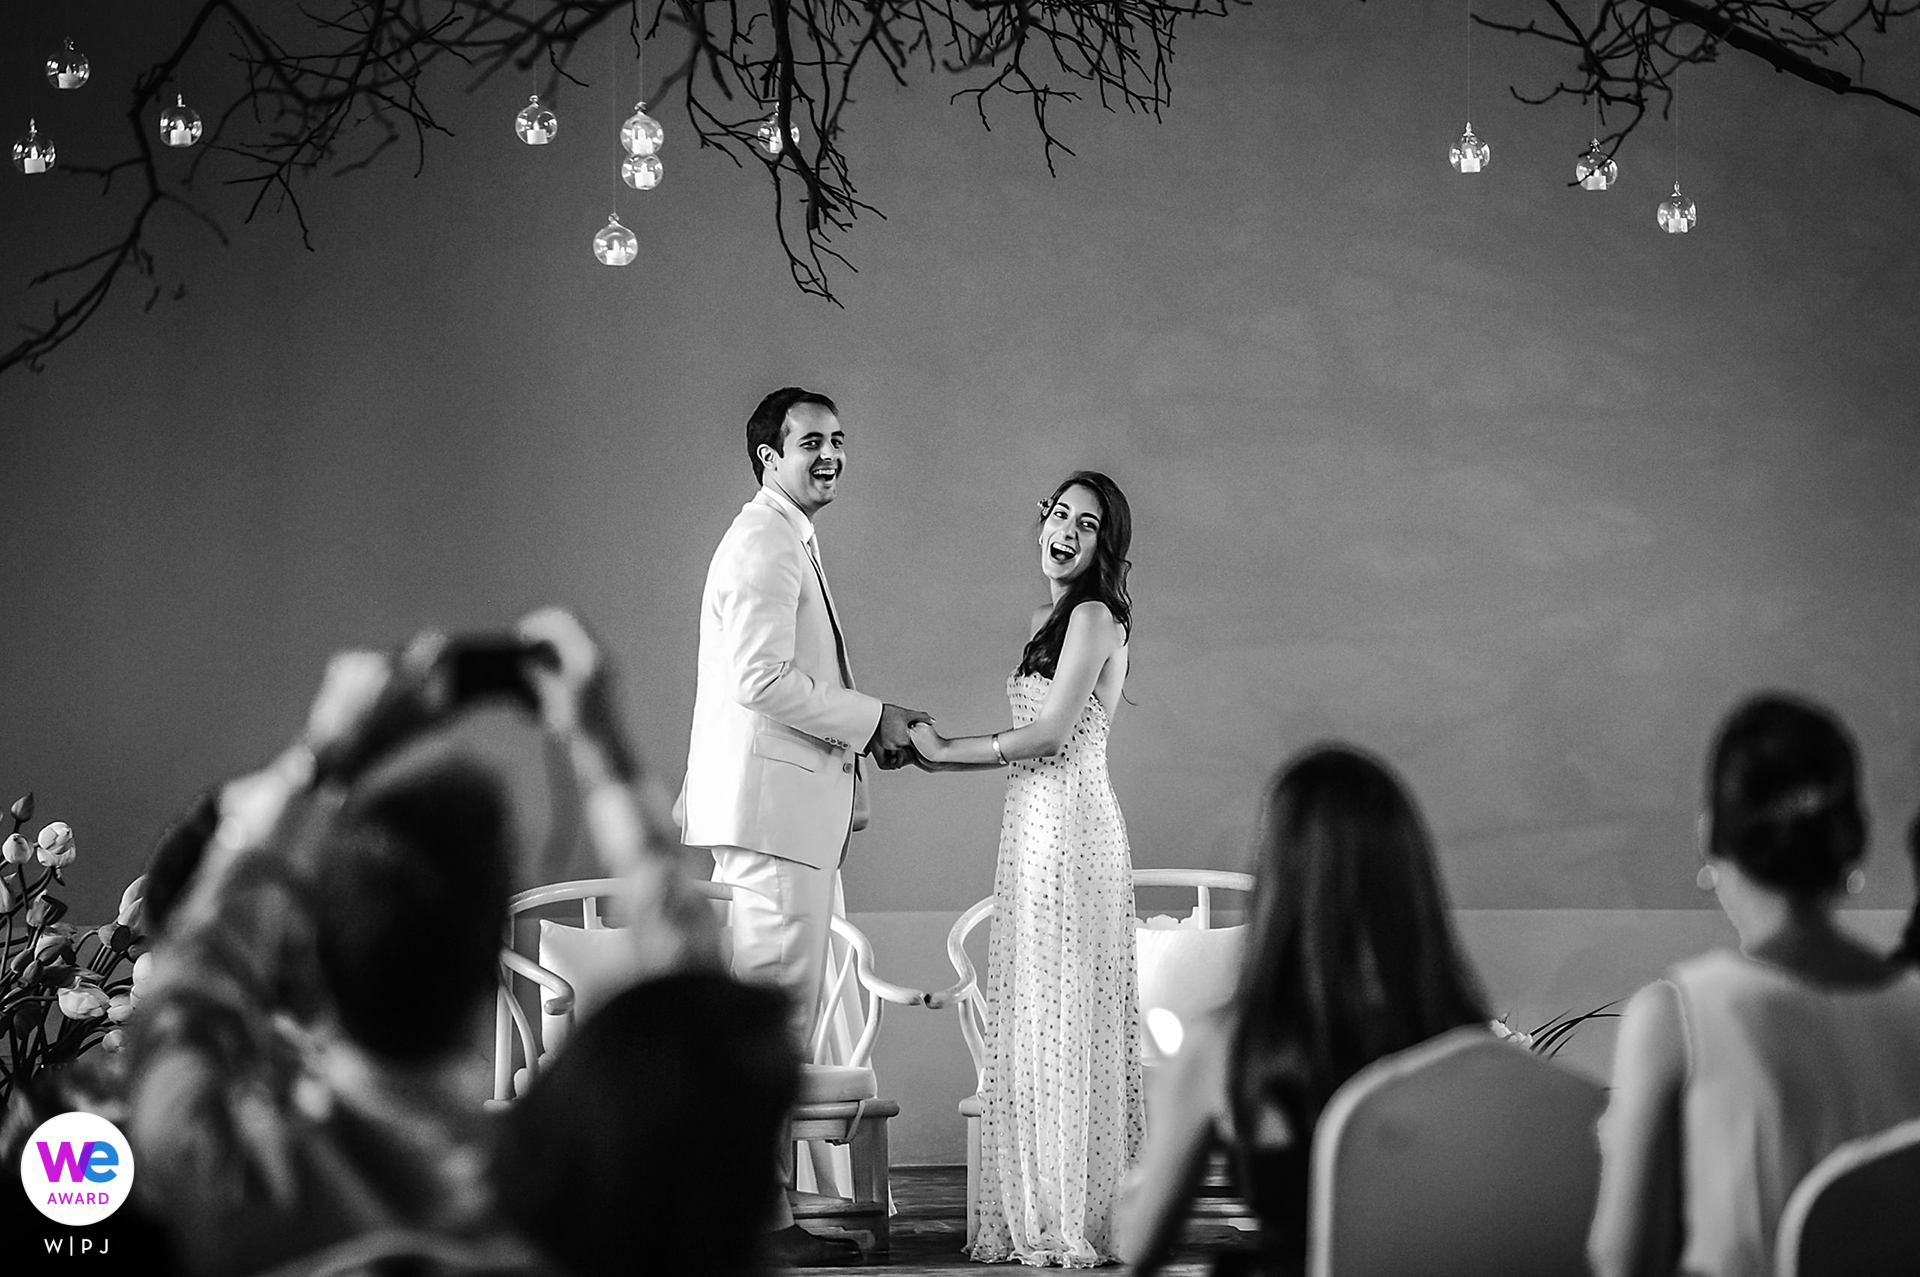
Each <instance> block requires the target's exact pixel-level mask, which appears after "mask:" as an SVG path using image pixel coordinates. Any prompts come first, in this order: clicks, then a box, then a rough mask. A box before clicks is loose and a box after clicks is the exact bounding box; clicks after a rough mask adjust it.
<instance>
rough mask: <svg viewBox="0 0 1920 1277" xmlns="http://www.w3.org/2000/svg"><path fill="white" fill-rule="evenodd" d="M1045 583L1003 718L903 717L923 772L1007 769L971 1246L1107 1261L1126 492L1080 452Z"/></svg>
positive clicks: (1124, 908) (1056, 510) (1118, 966)
mask: <svg viewBox="0 0 1920 1277" xmlns="http://www.w3.org/2000/svg"><path fill="white" fill-rule="evenodd" d="M1040 508H1041V511H1042V513H1041V520H1040V529H1039V542H1040V571H1041V573H1042V574H1043V575H1044V576H1045V577H1046V578H1047V584H1048V586H1049V588H1050V589H1051V591H1052V594H1053V601H1052V602H1051V603H1050V604H1049V605H1048V606H1046V607H1043V608H1041V609H1040V610H1039V611H1037V612H1035V613H1034V615H1033V620H1032V638H1030V639H1029V640H1028V642H1027V646H1026V650H1025V651H1024V652H1023V653H1022V654H1021V657H1020V665H1019V668H1018V669H1016V670H1015V671H1014V672H1013V674H1012V675H1011V676H1009V678H1008V679H1007V698H1008V699H1009V700H1010V701H1011V702H1012V704H1013V723H1014V725H1013V726H1012V727H1011V728H1008V729H1003V730H1001V731H998V732H994V733H993V734H991V735H988V736H963V737H957V738H954V739H947V738H945V737H942V736H941V735H940V734H939V733H938V732H937V731H935V730H934V728H933V727H932V725H931V724H927V723H919V724H916V725H915V726H914V727H913V729H912V730H913V743H914V747H915V748H916V749H917V750H918V751H919V753H920V755H921V757H922V758H923V759H924V760H925V762H926V764H927V766H928V767H929V768H931V769H933V770H961V771H964V770H976V769H981V768H995V767H1010V768H1011V772H1010V774H1009V775H1008V777H1007V799H1006V807H1005V809H1004V814H1003V815H1002V817H1001V822H1000V855H999V860H998V862H997V863H996V865H995V867H994V880H993V894H994V899H995V902H996V906H997V907H996V909H995V912H994V915H993V929H992V933H991V936H990V938H989V940H988V945H987V988H986V997H987V1006H988V1021H989V1023H988V1027H987V1036H986V1058H985V1062H984V1064H983V1066H982V1070H981V1076H982V1082H981V1086H980V1176H979V1187H978V1190H977V1191H978V1193H979V1200H978V1201H977V1202H975V1203H974V1205H975V1207H976V1208H977V1210H978V1212H979V1220H980V1228H979V1232H978V1234H977V1235H976V1237H975V1239H974V1243H973V1246H972V1248H971V1250H970V1252H969V1253H970V1254H971V1255H972V1257H973V1258H974V1259H977V1260H981V1261H984V1262H989V1263H992V1262H999V1261H1003V1260H1018V1261H1020V1262H1021V1263H1025V1264H1033V1265H1043V1264H1051V1265H1058V1266H1060V1267H1066V1268H1089V1267H1092V1266H1094V1265H1096V1264H1104V1263H1111V1262H1114V1261H1115V1260H1116V1259H1117V1258H1118V1251H1117V1248H1116V1245H1115V1241H1114V1229H1113V1205H1114V1199H1115V1196H1116V1193H1117V1191H1118V1189H1119V1186H1120V1180H1121V1177H1122V1175H1124V1174H1125V1173H1126V1171H1127V1169H1128V1168H1129V1167H1130V1166H1131V1165H1132V1164H1133V1163H1134V1162H1135V1161H1136V1160H1137V1159H1138V1156H1139V1151H1140V1143H1141V1138H1142V1134H1143V1131H1144V1127H1145V1108H1144V1102H1143V1100H1142V1092H1141V1079H1140V1051H1139V1028H1138V1021H1137V1020H1136V1018H1135V1014H1134V1005H1135V996H1136V995H1135V991H1134V940H1133V926H1134V921H1133V878H1132V872H1133V868H1132V864H1131V862H1130V861H1129V859H1128V855H1127V829H1126V824H1125V822H1124V821H1123V820H1122V819H1121V816H1120V807H1119V804H1118V803H1116V802H1115V801H1114V797H1113V788H1112V786H1111V785H1110V784H1109V782H1108V780H1107V731H1108V728H1109V727H1110V726H1111V724H1112V721H1113V714H1114V710H1115V709H1116V708H1117V706H1118V704H1119V701H1120V692H1121V688H1122V686H1123V685H1124V684H1125V682H1126V678H1127V643H1128V640H1129V639H1130V637H1131V623H1132V604H1131V601H1130V600H1129V598H1128V597H1127V568H1128V566H1129V564H1128V562H1127V549H1128V546H1129V545H1130V543H1131V542H1132V539H1133V517H1132V514H1131V512H1130V511H1129V510H1128V508H1127V498H1126V496H1125V494H1123V493H1122V492H1121V491H1120V488H1119V486H1118V485H1117V484H1115V483H1114V482H1113V480H1112V479H1109V478H1108V477H1107V476H1105V475H1103V474H1098V473H1095V472H1093V471H1088V470H1082V471H1079V472H1077V473H1075V474H1073V475H1071V476H1069V477H1068V479H1067V480H1066V481H1065V482H1064V483H1062V484H1061V485H1060V486H1059V487H1058V488H1056V489H1055V490H1054V493H1053V495H1052V496H1051V497H1049V498H1048V499H1047V500H1045V501H1043V502H1041V507H1040Z"/></svg>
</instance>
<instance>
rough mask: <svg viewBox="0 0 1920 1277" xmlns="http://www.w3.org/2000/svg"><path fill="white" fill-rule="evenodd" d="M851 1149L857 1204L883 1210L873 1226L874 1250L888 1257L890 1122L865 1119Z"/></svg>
mask: <svg viewBox="0 0 1920 1277" xmlns="http://www.w3.org/2000/svg"><path fill="white" fill-rule="evenodd" d="M847 1149H848V1152H849V1153H851V1154H852V1157H851V1159H850V1160H851V1161H852V1163H853V1198H854V1200H855V1201H857V1202H861V1203H869V1202H871V1203H874V1204H877V1205H878V1206H879V1207H880V1212H879V1217H878V1218H877V1219H876V1220H875V1222H874V1225H873V1249H874V1253H875V1254H878V1255H885V1254H887V1253H888V1252H889V1251H890V1249H891V1247H892V1242H891V1238H890V1236H889V1229H888V1221H887V1211H888V1210H889V1209H890V1207H891V1206H892V1202H891V1200H890V1197H891V1189H890V1187H889V1185H888V1182H887V1119H886V1118H884V1117H868V1118H863V1119H862V1120H861V1122H860V1124H859V1126H858V1127H857V1128H856V1129H855V1130H854V1132H853V1138H852V1140H850V1141H849V1142H848V1145H847Z"/></svg>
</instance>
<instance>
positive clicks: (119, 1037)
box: [100, 1029, 127, 1055]
mask: <svg viewBox="0 0 1920 1277" xmlns="http://www.w3.org/2000/svg"><path fill="white" fill-rule="evenodd" d="M100 1049H101V1050H102V1051H105V1052H106V1053H107V1054H108V1055H117V1054H119V1053H120V1052H121V1051H124V1050H126V1049H127V1034H126V1030H124V1029H108V1030H107V1032H106V1036H105V1037H103V1038H101V1039H100Z"/></svg>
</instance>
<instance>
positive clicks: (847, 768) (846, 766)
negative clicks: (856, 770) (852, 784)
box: [840, 763, 853, 772]
mask: <svg viewBox="0 0 1920 1277" xmlns="http://www.w3.org/2000/svg"><path fill="white" fill-rule="evenodd" d="M840 770H841V771H843V772H850V771H852V770H853V764H852V763H841V764H840Z"/></svg>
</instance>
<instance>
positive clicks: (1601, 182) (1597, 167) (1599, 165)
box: [1573, 138, 1620, 191]
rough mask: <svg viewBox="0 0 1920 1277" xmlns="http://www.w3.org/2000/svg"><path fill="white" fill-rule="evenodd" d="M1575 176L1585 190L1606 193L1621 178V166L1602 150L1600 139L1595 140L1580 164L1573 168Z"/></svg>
mask: <svg viewBox="0 0 1920 1277" xmlns="http://www.w3.org/2000/svg"><path fill="white" fill-rule="evenodd" d="M1573 176H1574V178H1575V179H1576V180H1577V181H1579V183H1580V185H1581V188H1582V189H1584V190H1589V191H1604V190H1606V189H1607V188H1608V187H1609V186H1612V185H1613V183H1614V181H1615V180H1616V179H1617V178H1618V177H1619V176H1620V166H1619V165H1618V164H1615V163H1614V162H1613V157H1611V156H1609V155H1608V154H1607V153H1606V152H1605V151H1603V150H1601V149H1600V139H1599V138H1595V139H1593V145H1592V146H1589V147H1588V148H1587V153H1586V154H1585V155H1583V156H1581V157H1580V162H1579V163H1577V164H1575V165H1574V166H1573Z"/></svg>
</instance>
